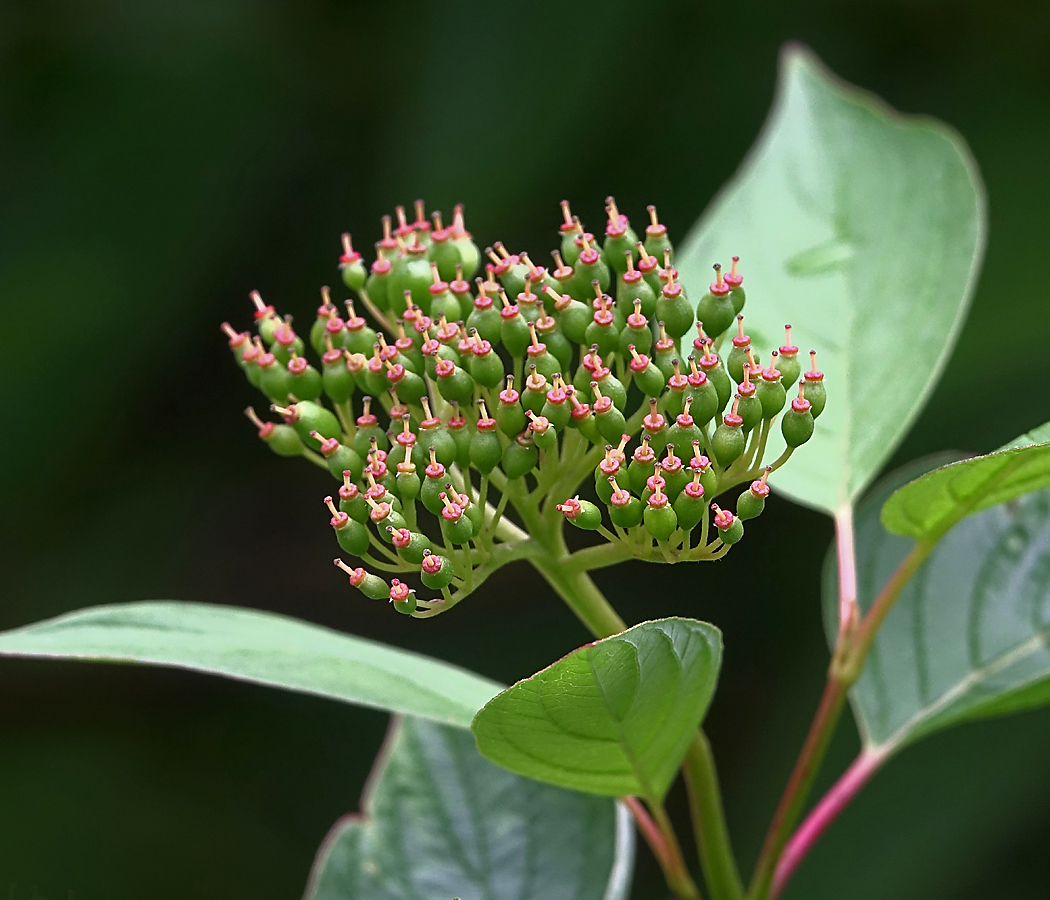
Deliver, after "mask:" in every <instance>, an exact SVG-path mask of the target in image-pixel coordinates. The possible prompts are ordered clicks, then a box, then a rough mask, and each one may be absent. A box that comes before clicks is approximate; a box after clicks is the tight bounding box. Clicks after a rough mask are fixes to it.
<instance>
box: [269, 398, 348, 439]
mask: <svg viewBox="0 0 1050 900" xmlns="http://www.w3.org/2000/svg"><path fill="white" fill-rule="evenodd" d="M270 408H271V409H272V410H273V411H274V412H276V413H280V414H281V415H282V416H284V420H285V422H286V423H287V424H289V425H291V426H292V427H293V428H294V429H295V430H296V432H297V433H298V435H299V437H301V438H302V439H303V443H304V444H306V446H308V447H310V448H312V449H314V450H317V449H318V448H319V447H320V446H321V445H320V443H319V441H318V440H317V438H315V437H313V436H312V435H313V433H314V432H315V431H316V432H318V433H319V434H320V435H321V436H322V437H326V438H332V437H339V436H340V435H342V433H343V429H342V428H341V427H340V425H339V420H338V419H337V418H336V417H335V416H334V415H332V413H330V412H329V411H328V410H327V409H325V408H324V407H323V406H321V405H320V404H318V403H313V402H312V401H310V400H301V401H300V402H298V403H293V404H292V405H291V406H289V407H287V408H285V407H281V406H278V405H277V404H274V405H273V406H271V407H270Z"/></svg>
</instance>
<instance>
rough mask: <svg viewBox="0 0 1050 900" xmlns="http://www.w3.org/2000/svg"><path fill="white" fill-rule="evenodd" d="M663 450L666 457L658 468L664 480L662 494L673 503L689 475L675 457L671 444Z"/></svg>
mask: <svg viewBox="0 0 1050 900" xmlns="http://www.w3.org/2000/svg"><path fill="white" fill-rule="evenodd" d="M665 450H666V455H665V456H664V458H663V460H662V463H661V466H660V474H661V475H663V478H664V492H665V493H666V494H667V499H668V500H671V501H673V500H674V499H675V498H676V497H677V496H678V495H679V494H680V493H681V492H682V488H684V487H685V486H686V484H688V483H689V478H690V473H689V472H687V471H686V468H685V466H683V465H682V460H681V459H679V458H678V457H677V456H676V455H675V452H674V447H673V446H672V445H671V444H668V445H667V447H666V448H665Z"/></svg>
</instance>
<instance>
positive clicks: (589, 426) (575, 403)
mask: <svg viewBox="0 0 1050 900" xmlns="http://www.w3.org/2000/svg"><path fill="white" fill-rule="evenodd" d="M565 392H566V393H567V394H568V395H569V403H571V404H572V413H571V414H570V417H569V427H570V428H576V429H577V430H578V431H579V432H580V434H581V435H583V437H584V440H586V441H588V442H589V443H591V444H597V443H598V442H599V441H600V440H601V437H602V436H601V435H600V434H599V433H598V422H597V420H596V419H595V418H594V412H593V411H592V410H591V407H590V404H588V403H581V402H580V399H579V397H577V396H576V388H574V387H572V385H568V386H566V388H565Z"/></svg>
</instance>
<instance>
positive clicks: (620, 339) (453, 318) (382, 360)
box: [223, 198, 826, 618]
mask: <svg viewBox="0 0 1050 900" xmlns="http://www.w3.org/2000/svg"><path fill="white" fill-rule="evenodd" d="M415 213H416V215H415V219H414V221H410V220H409V219H408V217H407V216H406V215H405V211H404V209H403V208H401V207H399V208H398V209H397V224H396V225H395V224H394V221H393V220H392V219H391V217H389V216H386V217H384V218H383V237H382V239H381V240H380V241H379V242H378V243H377V244H376V245H375V246H376V258H375V260H374V261H373V262H372V263H371V265H370V267H366V265H365V261H364V259H363V258H362V255H361V254H360V253H359V252H358V251H356V250H355V249H354V248H353V245H352V242H351V238H350V236H349V235H344V236H343V254H342V256H341V258H340V264H339V267H340V271H341V274H342V280H343V282H344V284H345V285H346V287H347V288H349V290H350V291H351V292H352V293H353V294H354V297H352V298H351V299H347V300H345V301H344V302H343V304H342V305H341V306H340V305H337V304H336V303H335V302H333V300H332V297H331V292H330V290H329V289H328V288H322V291H321V296H322V303H321V305H320V307H319V308H318V310H317V316H316V318H315V319H314V321H313V322H312V324H311V326H310V329H309V332H308V334H303V335H300V334H299V333H297V332H296V331H295V329H294V328H293V322H292V317H291V316H284V317H282V316H280V315H278V313H277V311H276V310H275V309H274V307H273V306H269V305H267V304H266V303H265V302H264V301H263V299H262V298H261V297H260V296H259V294H258V293H253V294H252V300H253V302H254V304H255V309H256V311H255V324H256V329H257V332H258V333H257V334H256V335H254V336H253V335H251V334H250V333H248V332H237V331H235V330H234V329H233V328H232V327H231V326H230V325H228V324H224V325H223V329H224V330H225V331H226V333H227V335H228V337H229V345H230V347H231V349H232V350H233V353H234V356H235V358H236V360H237V362H238V364H239V365H240V366H241V368H242V369H243V370H244V372H245V374H246V375H247V377H248V380H249V381H250V382H251V384H252V385H254V386H255V387H257V388H259V389H260V390H261V391H262V392H263V394H265V396H266V397H267V399H268V401H269V403H270V410H271V411H272V412H273V413H275V414H276V415H277V416H278V417H279V421H264V420H263V419H261V418H260V417H259V416H258V415H257V414H256V412H255V411H254V410H253V409H252V408H249V409H248V410H247V411H246V412H247V414H248V416H249V418H250V419H251V420H252V422H253V423H254V424H255V425H256V427H257V428H258V431H259V437H260V438H262V439H263V440H264V441H265V442H266V443H268V444H269V445H270V447H271V448H272V449H273V450H274V451H275V452H276V453H278V454H280V455H282V456H301V457H304V458H306V459H308V460H310V461H311V462H313V463H315V464H316V465H318V466H320V467H322V468H326V469H327V470H328V471H329V472H330V473H331V474H332V476H333V477H334V478H335V479H336V481H337V482H338V490H337V491H336V493H334V494H333V495H332V496H329V497H326V498H325V500H324V502H325V504H326V505H327V507H328V512H329V514H330V516H331V525H332V528H333V530H334V531H335V535H336V539H337V541H338V543H339V546H340V547H341V548H342V550H343V551H345V553H347V554H349V555H350V556H353V557H356V558H357V560H358V561H359V562H360V565H359V566H356V567H354V566H350V565H347V564H346V563H344V562H343V561H342V560H341V559H337V560H335V562H336V564H337V565H338V566H340V567H341V568H343V569H344V571H346V572H347V574H348V575H349V578H350V583H351V584H352V585H354V586H355V587H357V588H358V589H359V590H360V591H361V592H362V593H364V594H365V595H366V596H367V597H370V598H374V599H389V600H391V601H392V603H393V605H394V607H395V609H397V610H398V611H399V612H403V613H406V614H411V615H413V616H416V617H418V618H423V617H429V616H433V615H436V614H438V613H440V612H443V611H445V610H446V609H449V608H450V607H451V606H453V605H454V604H455V603H456V602H458V601H459V600H460V599H462V598H463V597H464V596H466V595H467V594H469V593H470V592H472V591H473V590H474V589H475V588H476V587H477V586H478V585H480V584H481V582H482V581H483V580H484V579H485V578H486V577H487V576H488V575H489V574H491V573H492V572H493V571H495V569H497V568H499V567H500V566H502V565H504V564H506V563H507V562H509V561H511V560H513V559H518V558H522V557H527V556H535V557H540V556H542V555H543V554H553V553H556V552H558V550H559V548H561V550H564V547H565V544H564V540H563V536H562V528H563V524H564V522H566V521H567V522H569V523H571V524H572V525H574V526H576V527H578V528H580V529H583V530H587V531H592V532H596V533H598V534H600V535H601V536H602V537H603V538H605V539H606V540H607V541H609V542H610V543H611V544H612V545H614V546H615V548H616V552H617V553H619V555H620V557H622V558H629V557H636V558H641V559H649V560H654V561H659V562H678V561H699V560H713V559H718V558H720V557H721V556H723V555H724V554H725V553H726V552H727V551H728V549H729V548H730V546H732V545H734V544H736V543H737V542H738V541H739V540H740V539H741V538H742V537H743V533H744V525H743V521H744V520H747V519H751V518H754V517H755V516H757V515H759V514H760V513H761V512H762V510H763V507H764V504H765V498H766V496H767V495H768V493H769V487H768V485H767V478H768V477H769V475H770V474H771V473H772V472H773V471H775V470H776V469H778V468H779V467H780V466H782V465H783V464H784V463H785V462H787V460H788V458H789V457H790V455H791V453H792V452H793V450H794V448H796V447H798V446H799V445H801V444H803V443H805V442H806V441H807V440H809V438H810V437H811V436H812V434H813V421H814V419H815V418H816V417H817V416H819V415H820V413H821V412H822V411H823V409H824V404H825V400H826V397H825V389H824V383H823V381H824V376H823V375H822V374H821V372H820V371H819V370H818V369H817V366H816V359H815V354H812V353H811V354H810V357H811V359H810V362H809V365H808V366H806V367H804V366H803V364H802V361H801V360H800V359H799V351H798V348H797V347H795V346H794V345H793V344H792V341H791V327H790V326H786V328H785V335H786V337H785V341H784V344H783V345H781V346H780V347H779V348H778V349H771V350H769V351H768V352H767V353H766V354H765V355H764V358H765V359H766V363H765V364H764V365H763V363H762V362H761V361H760V359H759V355H758V351H757V349H756V348H754V347H752V345H751V339H750V338H749V337H748V335H747V334H746V333H745V330H744V317H743V314H742V310H743V307H744V303H745V293H744V286H743V277H742V276H741V274H740V271H739V268H738V259H737V258H736V257H734V258H733V260H732V265H731V267H730V271H729V272H728V273H724V272H723V271H722V268H721V267H720V266H719V265H717V264H716V265H715V266H714V281H713V282H712V283H711V285H710V286H709V288H708V289H707V291H706V292H705V293H704V294H703V295H702V296H701V297H699V298H697V299H693V298H690V297H689V296H688V295H687V293H686V289H685V286H684V285H683V284H682V283H681V282H680V281H679V280H678V273H677V271H676V270H675V268H674V265H673V261H674V248H673V246H672V244H671V242H670V239H669V238H668V235H667V229H666V228H665V227H664V225H662V224H661V223H660V222H659V220H658V218H657V215H656V210H655V209H654V208H653V207H651V206H650V207H649V208H648V213H649V219H650V222H649V224H648V225H647V226H646V228H645V232H644V236H643V237H642V239H639V236H638V235H637V234H636V233H635V231H634V230H633V229H632V227H631V225H630V223H629V222H628V219H627V217H626V216H625V215H623V214H621V213H620V212H619V210H618V209H617V207H616V204H615V202H614V201H613V199H612V198H608V199H607V200H606V214H607V220H606V223H605V228H604V235H603V237H602V239H601V240H599V239H597V238H596V237H595V235H593V234H591V233H589V232H587V231H586V230H585V229H584V227H583V225H582V224H581V222H580V220H579V219H578V218H577V217H575V216H573V215H572V213H571V210H570V207H569V204H568V202H563V203H562V217H563V221H562V223H561V225H560V245H559V247H558V249H556V250H554V251H553V252H552V253H551V258H552V265H551V266H549V267H548V266H543V265H539V264H537V263H536V262H534V261H533V260H532V259H531V258H530V257H529V255H528V254H526V253H510V252H509V251H508V250H507V249H506V248H505V247H504V246H503V245H502V244H499V243H496V244H493V245H492V247H489V248H486V249H485V251H484V254H482V253H481V252H480V251H479V249H478V247H477V245H476V244H475V243H474V241H473V238H472V237H471V235H470V233H469V232H468V231H467V230H466V228H465V225H464V221H463V210H462V207H457V208H456V210H455V214H454V216H453V220H452V224H451V225H450V226H448V227H446V226H445V225H444V224H443V221H442V217H441V214H440V213H437V212H435V213H433V214H432V219H433V221H432V222H431V221H430V220H429V219H428V218H427V216H426V214H425V210H424V206H423V203H422V201H417V203H416V209H415ZM483 263H484V269H483V274H481V273H482V264H483ZM358 307H360V309H361V311H366V312H367V313H368V314H369V315H370V316H371V318H372V324H369V322H368V321H367V320H366V319H365V318H364V317H363V316H361V315H360V314H359V309H358ZM307 345H309V346H310V348H311V349H312V350H313V351H314V352H315V353H316V354H317V356H318V357H319V358H320V365H319V367H318V366H315V365H314V364H312V363H311V362H310V361H309V360H308V359H307V357H306V356H305V352H306V347H307ZM804 368H805V371H803V369H804ZM777 417H780V429H781V433H782V435H783V438H784V441H785V443H786V445H787V449H786V450H785V451H784V452H783V453H782V454H781V455H780V456H779V457H778V458H777V459H776V460H774V461H773V462H772V463H770V464H768V465H766V464H764V456H765V450H766V444H767V440H768V438H769V435H770V433H771V431H772V428H773V427H774V422H775V420H776V419H777ZM748 482H750V486H749V487H748V488H747V489H746V490H744V491H743V493H741V494H740V495H739V496H738V498H737V500H736V504H735V512H731V511H730V510H729V509H728V508H722V507H719V506H718V504H717V503H715V500H716V498H718V497H719V495H721V494H723V493H725V492H726V491H728V490H730V489H732V488H734V487H737V486H739V485H741V484H745V483H748ZM726 505H727V506H728V504H726ZM508 507H510V509H511V510H513V513H511V512H509V511H508ZM513 519H516V520H517V522H515V521H513ZM519 526H523V527H524V529H525V530H522V527H519ZM379 573H383V574H379ZM385 575H400V576H402V577H403V578H410V579H412V583H414V584H417V585H418V587H413V586H412V583H409V582H406V581H402V580H401V578H391V579H390V580H389V581H387V579H386V577H384V576H385ZM417 591H418V592H419V593H418V596H417ZM424 595H426V596H428V597H429V599H424Z"/></svg>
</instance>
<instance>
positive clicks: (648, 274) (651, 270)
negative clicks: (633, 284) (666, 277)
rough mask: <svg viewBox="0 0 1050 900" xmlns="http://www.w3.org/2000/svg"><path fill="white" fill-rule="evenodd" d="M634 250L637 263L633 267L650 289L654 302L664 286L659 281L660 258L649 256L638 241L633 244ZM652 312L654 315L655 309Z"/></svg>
mask: <svg viewBox="0 0 1050 900" xmlns="http://www.w3.org/2000/svg"><path fill="white" fill-rule="evenodd" d="M635 248H636V249H637V250H638V261H637V262H636V263H635V265H636V266H637V267H638V271H639V272H641V273H642V278H643V279H645V283H646V284H647V285H649V287H650V288H651V289H652V292H653V299H654V300H655V299H656V298H657V297H659V296H660V291H661V290H662V289H663V286H664V285H663V282H662V281H661V280H660V259H661V257H659V256H652V255H650V254H649V252H648V251H647V250H646V249H645V247H644V245H643V244H642V243H641V242H640V241H639V242H638V243H637V244H635ZM653 312H654V314H655V307H654V310H653Z"/></svg>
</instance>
